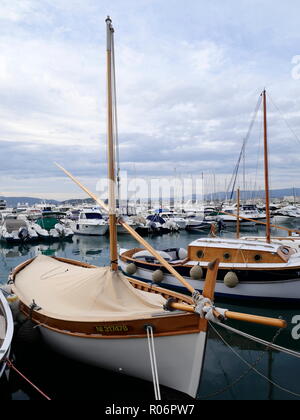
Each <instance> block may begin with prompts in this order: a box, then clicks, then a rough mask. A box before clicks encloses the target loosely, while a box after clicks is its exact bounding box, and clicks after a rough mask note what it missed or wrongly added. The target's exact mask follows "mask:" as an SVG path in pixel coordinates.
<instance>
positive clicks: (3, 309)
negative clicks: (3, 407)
mask: <svg viewBox="0 0 300 420" xmlns="http://www.w3.org/2000/svg"><path fill="white" fill-rule="evenodd" d="M13 333H14V320H13V317H12V313H11V310H10V307H9V304H8V302H7V300H6V298H5V296H4V294H3V293H2V291H1V289H0V378H1V376H2V375H3V373H4V371H5V367H6V359H7V357H9V352H10V346H11V342H12V339H13Z"/></svg>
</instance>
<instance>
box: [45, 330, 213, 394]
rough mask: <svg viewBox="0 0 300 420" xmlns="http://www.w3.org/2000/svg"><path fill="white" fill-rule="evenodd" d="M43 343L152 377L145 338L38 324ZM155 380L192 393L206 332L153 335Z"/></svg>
mask: <svg viewBox="0 0 300 420" xmlns="http://www.w3.org/2000/svg"><path fill="white" fill-rule="evenodd" d="M40 330H41V332H42V335H43V337H44V339H45V340H46V341H47V343H48V344H49V345H50V346H51V347H52V348H53V349H54V350H55V351H57V352H59V353H61V354H63V355H64V356H66V357H68V358H72V359H75V360H78V361H80V362H83V363H88V364H89V365H94V366H97V367H100V368H104V369H108V370H111V371H114V372H119V373H124V374H125V375H128V376H133V377H136V378H140V379H144V380H146V381H152V371H151V364H150V356H149V350H148V339H147V338H127V339H118V338H116V339H114V338H107V337H106V338H84V337H79V336H74V335H68V334H63V333H60V332H57V331H53V330H50V329H48V328H45V327H40ZM154 345H155V353H156V359H157V366H158V376H159V383H160V384H161V385H164V386H167V387H170V388H173V389H176V390H177V391H180V392H183V393H186V394H188V395H190V396H192V397H194V398H195V397H196V395H197V390H198V386H199V381H200V378H201V372H202V366H203V357H204V352H205V345H206V333H205V332H199V333H195V334H183V335H176V336H167V337H155V338H154Z"/></svg>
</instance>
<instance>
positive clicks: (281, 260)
mask: <svg viewBox="0 0 300 420" xmlns="http://www.w3.org/2000/svg"><path fill="white" fill-rule="evenodd" d="M261 96H262V102H263V109H264V168H265V170H264V173H265V191H266V223H262V224H265V225H266V236H265V238H263V241H262V240H257V239H255V238H251V237H249V238H247V239H240V238H237V239H228V238H215V239H212V238H201V239H198V240H196V241H193V242H191V243H190V244H189V245H188V247H187V249H186V250H185V249H183V250H182V249H179V248H178V249H167V250H162V252H161V255H163V256H164V258H166V259H167V260H168V261H169V262H170V263H171V264H172V266H173V267H174V269H176V271H177V272H178V273H180V274H181V275H182V276H183V277H184V278H185V280H186V281H189V282H190V284H192V285H193V287H194V288H195V289H197V290H199V291H202V290H203V287H204V279H203V277H202V273H203V274H204V277H205V273H206V270H207V267H208V265H209V263H210V261H211V260H212V259H213V258H218V259H219V260H220V269H219V272H218V281H217V285H216V296H218V297H222V298H229V299H250V300H263V301H269V300H272V301H289V302H291V301H293V302H299V301H300V253H299V252H298V251H299V248H297V249H296V247H295V246H293V245H292V240H291V239H290V240H289V241H287V240H285V241H284V242H283V241H282V240H281V241H278V240H276V241H274V242H272V243H271V226H272V225H271V218H270V198H269V164H268V141H267V138H268V135H267V134H268V130H267V101H266V91H265V90H264V91H263V93H262V95H261ZM238 209H239V205H238ZM230 217H236V218H237V220H238V221H239V220H240V219H242V220H245V221H249V222H254V223H255V220H252V219H249V218H245V217H242V216H241V215H240V214H230ZM286 230H287V229H286ZM285 239H287V238H285ZM291 245H292V246H291ZM297 247H298V245H297ZM120 266H121V268H122V270H123V272H124V273H127V274H130V275H131V276H132V277H133V278H136V279H139V280H144V281H148V282H155V281H156V280H155V277H157V276H156V275H154V273H155V272H157V270H160V271H161V275H160V276H158V278H159V280H160V283H161V284H163V285H165V286H166V287H171V288H174V287H175V288H176V289H178V282H177V281H176V279H175V278H174V276H172V275H170V274H169V273H168V271H167V270H165V269H164V267H162V266H161V264H160V262H159V261H157V260H156V259H153V258H151V256H150V258H149V254H148V253H147V252H146V253H145V252H144V250H143V249H140V248H139V249H137V248H134V249H129V250H126V249H124V250H121V252H120ZM199 273H200V274H199ZM178 290H179V291H181V290H182V288H179V289H178Z"/></svg>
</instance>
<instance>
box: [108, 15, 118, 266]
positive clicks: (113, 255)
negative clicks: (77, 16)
mask: <svg viewBox="0 0 300 420" xmlns="http://www.w3.org/2000/svg"><path fill="white" fill-rule="evenodd" d="M106 25H107V133H108V134H107V156H108V207H109V238H110V259H111V263H110V264H111V269H112V270H113V271H117V270H118V248H117V217H116V185H115V150H114V138H113V115H114V114H113V93H112V80H113V78H112V58H113V57H112V45H113V36H114V28H113V26H112V21H111V18H110V17H107V19H106Z"/></svg>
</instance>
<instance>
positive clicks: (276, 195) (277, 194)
mask: <svg viewBox="0 0 300 420" xmlns="http://www.w3.org/2000/svg"><path fill="white" fill-rule="evenodd" d="M270 196H271V200H272V199H283V198H284V197H293V196H295V197H297V198H298V197H300V188H284V189H277V190H271V191H270ZM264 197H265V193H264V191H263V190H261V191H242V192H241V200H247V199H249V198H253V199H264ZM226 198H227V199H229V198H230V193H229V194H226V193H225V192H218V193H216V194H205V200H208V201H209V200H211V199H213V200H220V201H225V200H226ZM235 198H236V193H234V196H233V199H235ZM185 199H186V200H191V199H193V200H196V199H198V200H199V199H200V197H192V196H188V197H185ZM0 200H5V201H6V202H7V206H8V207H16V206H17V205H18V204H19V203H21V204H25V203H28V205H29V206H32V205H34V204H37V203H45V204H54V205H59V204H62V205H81V204H83V203H88V204H94V203H95V202H94V200H92V199H91V198H86V199H77V198H74V199H72V200H65V201H56V200H44V199H42V198H34V197H3V196H0ZM145 200H146V199H144V200H143V201H145ZM152 200H153V201H158V198H153V199H152Z"/></svg>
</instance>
